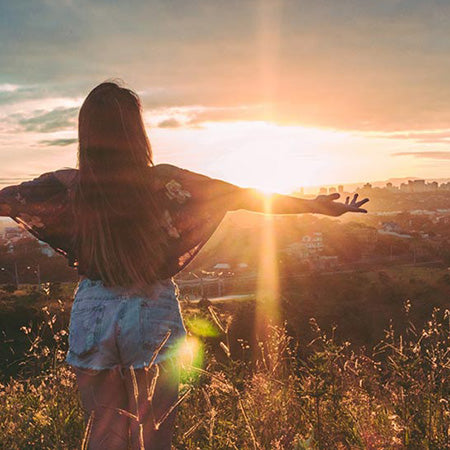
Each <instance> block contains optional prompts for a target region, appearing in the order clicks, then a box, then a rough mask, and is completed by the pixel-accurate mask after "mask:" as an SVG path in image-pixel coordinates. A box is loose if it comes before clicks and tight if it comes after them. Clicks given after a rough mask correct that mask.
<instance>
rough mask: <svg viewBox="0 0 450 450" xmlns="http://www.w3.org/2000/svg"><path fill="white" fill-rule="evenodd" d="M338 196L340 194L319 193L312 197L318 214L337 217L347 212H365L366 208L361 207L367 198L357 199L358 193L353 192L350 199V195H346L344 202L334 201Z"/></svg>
mask: <svg viewBox="0 0 450 450" xmlns="http://www.w3.org/2000/svg"><path fill="white" fill-rule="evenodd" d="M338 198H340V194H338V193H335V194H330V195H319V196H318V197H316V198H315V199H314V202H315V204H316V206H317V211H315V212H318V213H319V214H325V215H327V216H334V217H338V216H341V215H342V214H345V213H348V212H355V213H367V210H366V209H363V208H361V206H363V205H364V204H366V203H367V202H368V201H369V199H368V198H365V199H363V200H359V201H358V194H355V195H354V196H353V198H352V200H351V201H350V197H347V198H346V200H345V203H341V202H336V201H335V200H337V199H338Z"/></svg>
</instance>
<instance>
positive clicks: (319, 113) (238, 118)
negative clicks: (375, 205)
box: [0, 0, 450, 190]
mask: <svg viewBox="0 0 450 450" xmlns="http://www.w3.org/2000/svg"><path fill="white" fill-rule="evenodd" d="M449 38H450V2H448V1H418V0H408V1H404V0H401V1H400V0H377V1H373V0H372V1H368V0H359V1H356V0H340V1H331V0H326V1H325V0H316V1H305V0H295V1H294V0H260V1H253V0H241V1H235V0H229V1H226V2H225V1H212V0H211V1H209V0H208V1H189V0H164V1H153V0H151V1H137V0H133V1H128V2H116V1H83V0H81V1H70V0H65V1H64V0H63V1H61V0H59V1H57V0H47V1H41V0H33V1H21V0H16V1H6V0H0V61H1V70H0V162H1V163H2V167H3V177H2V182H3V183H8V182H10V181H12V180H13V179H26V178H29V177H31V176H34V175H35V174H38V173H41V172H43V171H47V170H54V169H56V168H59V167H62V166H67V165H69V166H70V165H71V166H73V165H75V163H76V119H77V113H78V108H79V106H80V104H81V102H82V100H83V98H84V97H85V96H86V95H87V93H88V92H89V90H90V89H91V88H93V87H94V86H95V85H96V84H98V83H99V82H102V81H104V80H105V79H110V78H115V77H118V78H121V79H123V80H124V81H125V82H126V83H127V84H128V85H129V86H130V87H132V88H134V89H135V90H136V91H137V92H138V93H139V94H140V95H141V97H142V99H143V104H144V109H145V118H146V123H147V125H148V129H149V135H150V139H151V141H152V143H153V147H154V150H155V158H156V161H157V162H158V161H167V162H172V163H175V164H178V165H182V166H184V167H188V168H191V169H193V170H197V171H201V172H205V173H208V174H210V175H213V176H218V177H221V178H226V179H228V180H230V181H233V182H236V183H239V184H253V185H258V186H261V187H264V186H265V187H267V188H273V189H278V190H286V189H288V188H292V187H294V186H299V185H308V184H320V183H326V182H330V183H332V182H350V181H357V180H363V179H375V178H377V179H379V178H388V177H391V176H408V175H410V176H428V177H446V176H448V173H450V170H449V169H450V125H449V123H450V122H449V120H450V106H449V104H450V103H449V102H450V83H449V75H448V74H449V73H450V51H449V50H450V49H449V46H450V39H449ZM252 161H253V164H252ZM237 166H240V167H238V168H237ZM273 167H277V170H278V172H277V173H276V174H275V175H274V173H273ZM252 170H253V171H255V170H256V171H258V170H259V171H260V173H259V175H258V174H256V175H255V174H253V175H252V176H250V174H249V175H248V176H247V175H246V173H248V172H249V171H252ZM237 174H239V175H237ZM283 174H284V175H283ZM296 174H298V179H297V178H296V176H297V175H296ZM258 177H259V178H258ZM269 177H273V178H274V180H272V181H273V182H270V183H269V182H268V181H267V179H268V178H269ZM287 179H289V180H288V181H289V183H287V182H286V180H287ZM281 181H284V183H281ZM316 182H317V183H316Z"/></svg>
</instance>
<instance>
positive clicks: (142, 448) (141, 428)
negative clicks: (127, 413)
mask: <svg viewBox="0 0 450 450" xmlns="http://www.w3.org/2000/svg"><path fill="white" fill-rule="evenodd" d="M139 448H140V450H145V446H144V425H142V423H140V424H139Z"/></svg>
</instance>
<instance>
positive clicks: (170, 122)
mask: <svg viewBox="0 0 450 450" xmlns="http://www.w3.org/2000/svg"><path fill="white" fill-rule="evenodd" d="M157 126H158V128H179V127H181V126H183V124H182V123H181V122H180V121H178V120H177V119H175V118H169V119H164V120H162V121H161V122H159V123H158V125H157Z"/></svg>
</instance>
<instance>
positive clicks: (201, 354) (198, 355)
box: [177, 336, 205, 382]
mask: <svg viewBox="0 0 450 450" xmlns="http://www.w3.org/2000/svg"><path fill="white" fill-rule="evenodd" d="M177 357H178V361H179V362H180V364H181V381H182V382H184V381H187V380H189V381H192V380H196V379H197V378H198V376H199V371H197V370H195V369H196V368H199V369H202V368H203V365H204V359H205V351H204V345H203V343H202V342H201V340H200V339H198V338H197V337H195V336H188V337H187V338H186V339H182V340H181V341H180V342H179V343H178V346H177Z"/></svg>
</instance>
